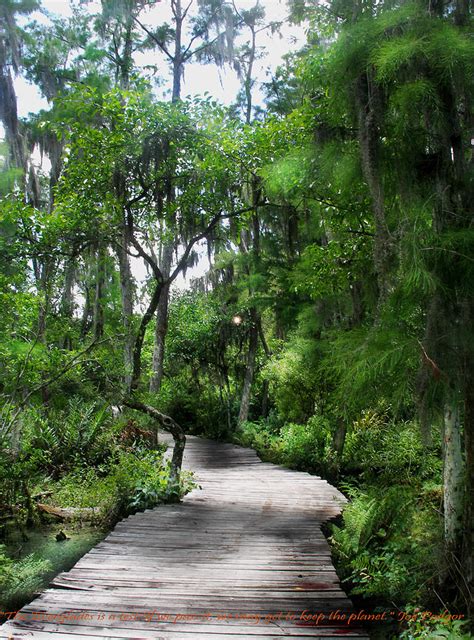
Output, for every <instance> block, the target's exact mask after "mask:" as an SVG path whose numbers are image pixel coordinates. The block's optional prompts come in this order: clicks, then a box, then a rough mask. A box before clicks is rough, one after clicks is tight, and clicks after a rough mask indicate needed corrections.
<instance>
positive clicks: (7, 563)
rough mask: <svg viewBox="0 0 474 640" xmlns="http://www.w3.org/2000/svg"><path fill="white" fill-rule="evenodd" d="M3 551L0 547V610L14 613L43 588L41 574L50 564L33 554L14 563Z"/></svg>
mask: <svg viewBox="0 0 474 640" xmlns="http://www.w3.org/2000/svg"><path fill="white" fill-rule="evenodd" d="M5 551H6V550H5V546H4V545H0V608H1V610H2V611H16V610H17V609H18V607H19V606H21V605H23V603H24V601H25V600H30V599H31V598H33V596H34V595H35V593H36V592H37V591H38V590H39V589H40V588H41V587H42V586H43V574H44V573H47V572H48V571H49V570H50V568H51V564H50V563H49V562H48V560H43V559H41V558H38V557H36V556H35V555H34V554H31V555H28V556H26V557H25V558H23V559H21V560H16V561H15V560H12V559H11V558H10V557H9V556H8V555H6V553H5Z"/></svg>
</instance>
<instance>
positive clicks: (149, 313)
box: [132, 281, 164, 389]
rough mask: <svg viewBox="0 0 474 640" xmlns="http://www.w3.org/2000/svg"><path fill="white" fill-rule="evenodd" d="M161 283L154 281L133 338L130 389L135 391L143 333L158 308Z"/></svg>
mask: <svg viewBox="0 0 474 640" xmlns="http://www.w3.org/2000/svg"><path fill="white" fill-rule="evenodd" d="M163 286H164V285H163V283H162V282H158V281H156V286H155V290H154V292H153V295H152V297H151V300H150V304H149V305H148V308H147V310H146V311H145V313H144V314H143V317H142V321H141V322H140V326H139V327H138V332H137V335H136V337H135V342H134V345H133V375H132V389H136V388H137V387H138V384H139V382H140V378H141V374H142V347H143V341H144V339H145V333H146V329H147V327H148V325H149V324H150V322H151V319H152V318H153V316H154V315H155V311H156V310H157V308H158V304H159V302H160V297H161V292H162V290H163Z"/></svg>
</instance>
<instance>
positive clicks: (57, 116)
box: [0, 0, 474, 638]
mask: <svg viewBox="0 0 474 640" xmlns="http://www.w3.org/2000/svg"><path fill="white" fill-rule="evenodd" d="M71 7H72V8H71V10H70V12H69V13H68V14H67V15H66V16H60V15H52V14H50V15H49V17H48V18H47V19H38V16H39V15H40V14H39V13H38V11H41V10H42V7H41V2H40V0H3V1H2V4H1V6H0V16H1V26H0V120H1V123H2V125H3V131H4V140H3V142H2V143H1V147H0V162H1V172H0V195H1V203H0V254H1V265H0V298H1V308H2V313H1V316H0V328H1V339H0V360H1V364H2V366H1V371H0V393H1V396H2V407H1V410H0V439H1V443H2V449H1V454H0V464H1V466H0V474H1V475H2V489H1V490H0V508H1V509H2V512H3V514H4V516H5V518H4V519H5V522H7V521H11V520H12V518H13V520H14V522H15V526H18V527H25V526H26V525H31V524H32V523H34V522H35V521H36V520H37V518H38V508H37V501H35V498H34V494H35V492H40V493H41V492H44V491H45V490H46V489H47V491H48V492H50V493H51V495H52V496H53V497H52V500H53V501H54V500H55V499H56V500H57V501H58V500H59V501H60V499H61V496H62V495H64V492H66V493H67V487H68V486H69V485H68V483H69V484H73V485H74V486H75V489H76V490H77V491H78V492H79V493H80V492H81V491H83V492H85V493H87V492H88V491H89V493H88V494H87V495H88V496H89V498H90V495H89V494H90V492H91V487H92V486H96V487H103V489H101V491H102V490H103V492H104V495H105V494H106V493H107V491H108V490H109V489H110V487H111V486H112V485H113V487H114V489H113V491H114V496H116V499H115V502H114V505H115V506H114V511H113V514H110V513H109V514H108V516H107V517H108V518H109V519H113V518H117V517H119V516H120V515H123V514H124V513H128V512H131V511H132V510H134V509H135V510H136V509H140V508H144V507H147V506H151V505H153V504H155V503H157V502H159V501H160V500H165V499H176V498H177V497H179V495H181V493H182V492H183V491H184V490H185V488H186V486H187V484H189V480H188V479H187V477H185V476H184V475H183V474H181V462H182V455H183V449H184V446H185V433H193V434H201V435H208V436H211V437H214V438H222V439H232V440H234V441H237V442H239V443H242V444H245V445H249V446H253V447H255V448H256V449H257V451H258V452H259V454H260V455H261V456H262V457H264V458H265V459H268V460H272V461H278V462H283V463H284V464H287V465H290V466H293V467H295V468H298V469H302V470H307V471H310V472H314V473H318V474H320V475H323V476H324V477H327V478H329V479H331V480H332V481H333V482H336V483H339V486H341V487H342V488H343V489H344V490H345V492H346V494H347V495H349V496H350V497H351V501H350V503H349V505H348V507H347V508H346V509H345V512H344V518H343V520H344V521H343V522H342V523H339V525H338V526H335V527H334V528H333V531H332V542H333V548H334V552H335V554H336V557H337V558H338V560H339V563H340V570H341V572H342V574H343V577H344V578H345V579H346V580H347V584H348V585H349V586H350V587H351V588H352V590H353V593H355V594H359V595H360V596H362V597H365V598H372V599H374V600H373V601H377V602H396V603H397V606H400V607H406V606H408V605H412V606H415V605H418V606H420V605H424V606H428V605H429V606H431V607H432V608H433V609H436V608H438V609H441V608H442V609H446V608H449V609H450V610H452V611H456V612H463V613H464V614H466V613H471V614H472V596H473V589H474V587H473V574H474V563H473V549H474V538H473V526H474V332H473V326H474V325H473V320H474V296H473V293H474V292H473V283H474V268H473V264H474V251H473V241H474V235H473V234H474V230H473V202H474V170H473V169H474V167H473V158H474V155H473V153H474V152H473V141H474V130H473V116H472V102H473V100H474V73H473V72H474V42H473V38H472V30H473V19H472V13H471V6H470V2H469V0H453V1H450V0H443V1H441V0H437V1H432V0H429V1H428V0H408V1H407V0H403V1H397V0H382V1H379V2H367V1H362V0H328V1H327V2H322V3H320V2H316V1H315V0H289V1H288V5H287V12H288V17H287V21H286V22H285V23H284V24H283V23H282V22H281V20H280V19H278V20H277V19H275V16H273V15H272V3H271V2H267V3H263V2H258V1H257V3H256V4H255V5H252V4H249V3H239V2H235V3H233V2H227V1H225V0H199V1H198V2H196V3H195V2H192V1H191V2H184V1H183V0H170V1H169V2H165V0H161V2H159V1H158V2H156V1H154V0H149V1H146V0H102V1H101V2H100V3H90V2H87V1H85V2H73V3H71ZM292 28H294V29H298V33H300V32H302V31H304V33H305V36H306V41H305V42H300V43H298V42H296V43H295V47H294V50H292V51H289V52H288V53H287V54H286V55H285V56H284V58H283V59H282V60H281V64H280V65H279V66H278V68H277V69H275V70H274V71H273V72H272V73H271V74H270V75H269V76H267V77H266V78H264V77H262V75H261V71H260V69H261V65H262V60H263V59H264V54H265V47H268V46H269V43H271V41H272V38H278V33H279V32H281V31H282V30H286V31H287V32H291V29H292ZM190 65H193V67H192V69H193V73H194V71H195V69H196V65H201V68H200V71H199V73H200V74H201V78H202V80H201V82H202V88H203V91H202V95H200V96H195V97H189V96H188V97H185V93H186V91H185V87H186V85H185V84H184V85H183V81H184V82H185V79H186V73H187V69H189V68H190ZM211 67H212V68H214V67H217V68H220V69H223V70H224V69H233V70H234V72H235V73H236V74H237V76H236V77H238V81H239V83H240V89H239V91H238V94H237V95H236V96H234V97H233V99H232V100H229V104H228V105H223V104H220V103H219V101H217V100H215V99H214V97H213V96H212V95H211V94H210V93H209V89H208V87H207V86H206V77H207V76H206V69H210V68H211ZM20 76H21V77H23V78H26V79H27V80H28V81H29V82H30V83H33V84H34V85H35V87H36V89H37V91H38V92H39V93H40V94H41V96H42V97H43V99H44V100H45V104H47V107H46V108H44V109H43V110H41V111H40V112H39V113H35V114H30V115H29V116H28V117H25V118H23V117H19V115H18V114H19V105H18V100H17V92H16V89H15V83H16V82H18V77H20ZM183 79H184V80H183ZM183 87H184V88H183ZM261 95H263V96H264V100H263V101H262V100H261V99H260V97H259V96H261ZM23 111H24V109H23V108H22V112H23ZM40 155H41V157H42V158H43V159H44V160H45V162H43V164H42V168H41V167H38V157H39V156H40ZM199 261H201V264H202V262H203V261H204V262H205V264H206V265H208V269H207V270H206V272H205V274H204V275H198V276H195V277H194V278H188V279H187V280H186V282H187V283H188V284H187V287H184V286H183V282H185V279H184V277H183V276H184V275H185V274H186V273H189V272H190V270H191V273H193V267H195V266H196V264H197V263H198V262H199ZM202 271H203V268H202V267H201V269H200V272H201V274H202ZM194 273H196V272H194ZM177 281H179V282H180V283H181V284H180V286H179V287H176V282H177ZM157 427H160V428H162V429H165V430H167V431H169V432H171V433H172V435H173V437H174V440H175V447H174V452H173V456H172V461H171V464H170V468H169V470H168V469H167V467H166V463H165V462H164V461H163V459H162V458H161V457H160V455H161V454H160V451H159V450H158V452H157V451H156V446H155V445H153V446H152V445H150V438H151V440H153V439H154V436H153V435H152V432H153V431H155V430H156V428H157ZM150 447H151V448H152V450H150ZM58 487H59V489H58ZM65 487H66V489H65ZM107 487H108V488H107ZM45 488H46V489H45ZM61 492H63V493H61ZM98 493H100V492H98ZM98 493H97V492H96V493H94V498H91V499H92V500H96V501H97V500H99V501H100V496H99V495H98ZM102 498H103V496H102ZM91 504H93V503H91ZM0 562H1V563H4V565H0V583H2V581H3V583H4V584H7V583H8V581H9V580H11V575H12V571H15V568H14V565H13V564H12V563H13V560H12V559H11V558H9V557H8V556H7V555H4V556H0ZM3 566H4V568H2V567H3ZM3 583H2V584H3ZM433 624H434V623H433ZM438 631H439V629H438ZM449 631H450V633H453V634H455V635H453V636H450V637H467V636H463V635H462V633H463V631H462V628H461V626H458V627H452V628H450V629H449ZM400 633H402V635H403V634H405V635H403V637H406V638H412V637H435V636H431V635H429V634H430V633H435V629H434V626H432V627H430V626H429V621H428V622H426V625H425V627H424V628H422V625H421V626H420V627H419V628H418V627H417V628H415V626H412V627H410V628H408V629H405V630H403V631H400ZM464 633H467V631H466V630H465V631H464ZM417 634H418V635H417ZM423 634H425V635H423ZM456 634H458V635H456ZM436 637H441V636H436ZM443 637H444V636H443Z"/></svg>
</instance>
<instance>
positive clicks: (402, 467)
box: [342, 410, 442, 484]
mask: <svg viewBox="0 0 474 640" xmlns="http://www.w3.org/2000/svg"><path fill="white" fill-rule="evenodd" d="M437 449H439V444H438V446H437ZM342 466H343V467H344V471H345V473H346V474H348V475H350V474H357V475H358V476H360V475H362V480H369V481H373V480H377V481H381V476H384V482H385V484H389V483H390V482H397V483H400V482H403V483H408V484H409V483H411V482H413V480H414V479H415V478H418V479H422V478H428V477H431V476H435V477H439V478H440V477H441V468H442V462H441V456H440V455H439V451H437V450H436V449H435V448H432V449H431V450H430V451H427V450H426V448H425V447H424V446H423V443H422V440H421V435H420V427H419V425H418V424H416V423H415V422H398V423H397V422H395V421H393V420H390V419H389V418H388V416H387V414H385V413H380V412H379V411H374V410H369V411H364V412H363V413H362V415H361V417H360V418H359V419H358V420H356V421H355V422H354V423H353V424H352V426H351V427H350V429H349V430H348V433H347V436H346V443H345V447H344V453H343V458H342Z"/></svg>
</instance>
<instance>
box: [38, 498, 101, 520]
mask: <svg viewBox="0 0 474 640" xmlns="http://www.w3.org/2000/svg"><path fill="white" fill-rule="evenodd" d="M36 506H37V507H38V509H39V510H40V511H42V512H43V513H47V514H48V515H50V516H54V517H55V518H58V519H59V520H94V519H95V518H96V517H97V516H99V515H100V509H99V508H98V507H82V508H81V507H54V506H52V505H50V504H43V503H42V502H38V503H37V504H36Z"/></svg>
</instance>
